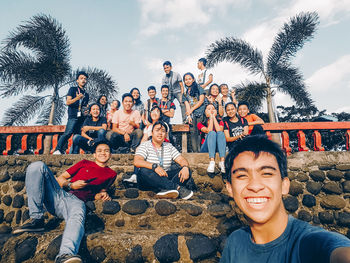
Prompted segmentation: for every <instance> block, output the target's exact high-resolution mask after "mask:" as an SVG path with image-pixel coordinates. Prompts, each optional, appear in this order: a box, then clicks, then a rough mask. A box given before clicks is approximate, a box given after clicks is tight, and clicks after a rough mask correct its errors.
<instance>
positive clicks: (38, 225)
mask: <svg viewBox="0 0 350 263" xmlns="http://www.w3.org/2000/svg"><path fill="white" fill-rule="evenodd" d="M44 225H45V224H44V218H40V219H33V218H31V219H30V220H29V222H28V223H25V224H24V225H22V226H20V227H19V228H17V229H15V230H13V231H12V234H21V233H24V232H39V231H44V230H45V228H44Z"/></svg>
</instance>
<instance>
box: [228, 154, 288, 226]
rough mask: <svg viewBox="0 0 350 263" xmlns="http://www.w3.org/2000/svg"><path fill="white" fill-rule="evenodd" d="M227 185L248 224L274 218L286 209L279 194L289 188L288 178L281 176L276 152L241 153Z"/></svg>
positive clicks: (268, 220) (261, 222)
mask: <svg viewBox="0 0 350 263" xmlns="http://www.w3.org/2000/svg"><path fill="white" fill-rule="evenodd" d="M226 188H227V190H228V192H229V194H230V196H231V197H233V198H234V200H235V202H236V204H237V205H238V207H239V208H240V209H241V210H242V212H243V213H244V214H245V215H246V216H247V217H248V220H249V222H250V224H254V223H255V224H265V223H269V222H274V219H276V218H279V216H280V215H281V214H283V213H286V212H285V211H286V210H285V208H284V205H283V201H282V195H286V194H288V192H289V179H288V178H284V179H283V180H282V178H281V172H280V170H279V167H278V163H277V160H276V158H275V156H273V155H272V154H270V153H266V152H262V153H260V155H259V156H258V158H255V155H254V153H253V152H243V153H240V154H239V155H238V156H237V157H236V159H235V160H234V162H233V166H232V169H231V183H226Z"/></svg>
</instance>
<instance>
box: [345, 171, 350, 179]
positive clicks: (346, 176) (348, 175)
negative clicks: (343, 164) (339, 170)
mask: <svg viewBox="0 0 350 263" xmlns="http://www.w3.org/2000/svg"><path fill="white" fill-rule="evenodd" d="M344 177H345V179H347V180H350V171H346V172H345V173H344Z"/></svg>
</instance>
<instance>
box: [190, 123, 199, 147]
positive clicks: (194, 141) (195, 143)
mask: <svg viewBox="0 0 350 263" xmlns="http://www.w3.org/2000/svg"><path fill="white" fill-rule="evenodd" d="M197 124H198V117H196V116H193V118H192V124H190V140H191V146H192V151H193V152H194V153H197V152H199V144H200V136H199V131H198V128H197Z"/></svg>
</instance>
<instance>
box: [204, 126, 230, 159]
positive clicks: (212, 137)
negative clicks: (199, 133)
mask: <svg viewBox="0 0 350 263" xmlns="http://www.w3.org/2000/svg"><path fill="white" fill-rule="evenodd" d="M216 150H217V151H218V152H219V156H220V157H225V154H226V139H225V134H224V132H222V131H219V132H215V131H211V132H209V133H208V134H207V137H206V138H205V141H204V143H203V144H202V147H201V153H207V152H209V158H215V153H216Z"/></svg>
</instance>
